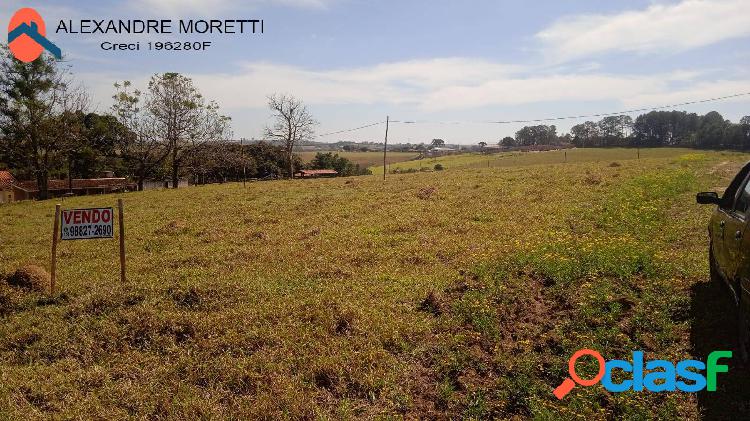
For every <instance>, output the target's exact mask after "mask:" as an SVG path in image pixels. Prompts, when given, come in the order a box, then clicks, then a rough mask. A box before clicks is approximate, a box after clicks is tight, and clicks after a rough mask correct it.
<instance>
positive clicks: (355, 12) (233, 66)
mask: <svg viewBox="0 0 750 421" xmlns="http://www.w3.org/2000/svg"><path fill="white" fill-rule="evenodd" d="M21 7H33V8H35V9H37V10H38V11H39V12H40V13H41V14H42V16H43V17H44V19H45V21H46V23H47V26H48V30H47V31H48V32H47V33H48V37H49V38H50V39H51V40H52V41H53V42H55V43H56V44H57V45H58V46H60V47H61V48H62V50H63V53H64V55H65V56H66V61H67V63H69V64H70V66H71V67H72V70H73V72H74V74H75V77H76V79H77V80H78V81H80V82H82V83H83V84H84V85H85V86H86V87H87V88H88V89H89V90H90V91H91V92H92V96H93V102H94V104H95V105H96V107H97V108H98V110H99V111H105V110H107V109H108V107H109V106H110V103H111V101H110V97H111V95H112V90H113V89H112V84H113V83H114V82H115V81H117V80H125V79H127V80H132V81H133V82H134V83H135V84H136V85H138V86H142V87H145V84H146V81H147V80H148V77H149V76H150V75H151V74H153V73H157V72H165V71H176V72H182V73H185V74H188V75H190V76H191V77H193V78H194V80H195V82H196V84H197V85H198V87H199V88H200V89H201V91H202V92H203V94H204V95H205V96H206V97H208V98H211V99H215V100H216V101H217V102H219V104H220V105H221V106H222V109H223V110H224V112H225V113H227V114H228V115H230V116H231V117H232V118H233V128H234V133H235V137H246V138H252V137H260V136H261V134H262V129H263V127H264V126H265V125H266V124H268V122H269V112H268V111H267V110H266V108H265V107H264V102H265V97H266V95H269V94H271V93H274V92H286V93H291V94H293V95H296V96H298V97H299V98H301V99H302V100H304V101H305V102H306V103H307V104H308V106H309V108H310V110H311V111H312V113H313V114H314V115H315V116H316V118H317V119H318V120H319V121H320V125H319V127H318V133H320V134H324V133H327V132H331V131H337V130H340V129H347V128H351V127H357V126H361V125H364V124H367V123H372V122H376V121H381V120H384V119H385V116H386V115H390V116H391V118H392V119H395V120H402V121H403V120H409V121H418V122H419V124H408V125H405V124H394V125H393V126H392V127H391V131H390V139H391V140H392V141H396V142H399V141H404V142H406V141H410V142H421V141H425V142H429V141H430V139H432V138H436V137H440V138H443V139H445V140H446V141H448V142H449V143H467V144H468V143H476V142H478V141H481V140H484V141H488V142H496V141H497V140H498V139H500V138H502V137H503V136H506V135H513V133H514V132H515V131H516V130H518V129H519V128H520V126H522V125H520V124H503V125H499V124H488V123H486V121H498V120H514V119H533V118H545V117H552V116H559V115H580V114H589V113H598V112H612V111H618V110H624V109H632V108H641V107H649V106H660V105H666V104H672V103H679V102H685V101H691V100H698V99H704V98H711V97H717V96H724V95H731V94H735V93H741V92H750V67H749V66H748V64H750V49H748V48H747V45H749V44H748V41H750V13H747V1H746V0H717V1H700V0H688V1H606V2H605V1H547V0H544V1H541V0H539V1H534V2H530V1H484V0H476V1H471V2H456V1H439V0H432V1H422V0H420V1H385V0H383V1H365V0H247V1H232V0H214V1H210V0H202V1H201V0H132V1H126V2H117V1H88V0H86V1H75V2H73V1H55V2H52V1H33V2H32V1H15V0H12V1H5V2H3V4H2V5H0V19H2V21H3V24H4V25H7V22H8V20H9V19H10V16H11V15H12V14H13V12H14V11H15V10H17V9H19V8H21ZM181 18H183V19H190V18H193V19H264V21H265V29H266V31H265V34H263V35H261V36H251V35H232V36H228V35H223V36H213V37H212V36H205V35H169V36H167V35H164V36H151V37H149V36H146V35H71V34H62V33H58V34H55V33H54V28H55V27H56V26H57V22H58V21H59V20H60V19H66V20H69V19H73V20H80V19H172V20H175V21H176V20H178V19H181ZM177 39H180V40H191V41H203V40H211V41H212V42H213V45H212V47H211V48H210V49H209V50H207V51H206V52H200V53H195V52H193V53H178V52H171V53H167V52H159V53H156V52H148V51H140V52H108V51H103V50H102V49H101V48H100V47H99V44H100V43H101V42H103V41H111V42H135V41H140V42H141V44H142V47H141V48H144V45H145V43H147V42H148V41H149V40H154V41H157V40H164V41H166V40H177ZM679 108H681V109H687V110H689V111H695V112H699V113H704V112H707V111H709V110H717V111H719V112H721V113H722V114H723V115H724V116H725V117H726V118H729V119H731V120H733V121H736V120H738V119H739V118H740V117H741V116H743V115H749V114H750V96H746V97H742V98H737V99H733V100H730V101H725V102H717V103H711V104H702V105H693V106H685V107H679ZM580 121H581V120H566V121H561V122H556V125H557V126H558V128H559V131H561V132H565V131H567V130H568V129H569V128H570V127H571V126H572V125H573V124H576V123H579V122H580ZM383 129H384V127H382V126H376V127H373V128H369V129H365V130H361V131H356V132H350V133H347V134H345V135H337V136H324V137H321V138H319V139H318V140H326V141H335V140H360V141H364V140H372V141H381V140H382V138H383Z"/></svg>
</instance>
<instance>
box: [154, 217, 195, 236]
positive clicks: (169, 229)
mask: <svg viewBox="0 0 750 421" xmlns="http://www.w3.org/2000/svg"><path fill="white" fill-rule="evenodd" d="M187 230H188V224H187V222H185V221H183V220H181V219H179V220H174V221H170V222H169V223H167V224H166V225H164V226H163V227H161V228H159V229H157V230H156V231H154V234H157V235H179V234H182V233H184V232H186V231H187Z"/></svg>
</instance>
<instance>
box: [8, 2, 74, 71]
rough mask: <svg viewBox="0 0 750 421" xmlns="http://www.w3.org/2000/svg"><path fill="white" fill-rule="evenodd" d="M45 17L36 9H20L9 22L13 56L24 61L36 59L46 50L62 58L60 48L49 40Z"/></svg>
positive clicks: (9, 42)
mask: <svg viewBox="0 0 750 421" xmlns="http://www.w3.org/2000/svg"><path fill="white" fill-rule="evenodd" d="M46 35H47V29H46V27H45V25H44V19H42V16H41V15H40V14H39V13H37V11H36V10H34V9H32V8H30V7H25V8H23V9H19V10H18V11H17V12H16V13H15V14H14V15H13V17H12V18H10V23H9V24H8V47H10V51H11V53H13V56H14V57H15V58H17V59H19V60H21V61H23V62H24V63H30V62H32V61H34V60H36V59H37V58H38V57H39V56H40V55H41V54H42V52H43V51H44V50H47V51H49V52H50V53H52V55H53V56H55V58H57V59H58V60H59V59H61V58H62V51H60V48H59V47H58V46H56V45H55V44H53V43H52V42H51V41H50V40H48V39H47V38H46V37H45V36H46Z"/></svg>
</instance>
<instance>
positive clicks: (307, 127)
mask: <svg viewBox="0 0 750 421" xmlns="http://www.w3.org/2000/svg"><path fill="white" fill-rule="evenodd" d="M268 108H270V109H271V112H272V113H273V114H272V116H273V119H274V124H273V126H271V127H266V131H265V133H266V137H268V138H269V139H271V140H273V141H275V142H277V143H280V144H281V146H282V147H283V148H284V150H285V151H286V155H287V160H288V162H289V178H292V177H294V159H293V158H294V147H295V146H296V145H301V144H302V143H304V142H306V141H308V140H310V139H312V137H313V135H314V134H315V126H316V125H317V124H318V122H317V121H315V119H313V117H312V115H311V114H310V112H309V111H308V110H307V107H306V106H305V104H304V103H303V102H302V101H301V100H299V99H297V98H295V97H293V96H291V95H285V94H274V95H271V96H269V97H268Z"/></svg>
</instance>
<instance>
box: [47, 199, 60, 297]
mask: <svg viewBox="0 0 750 421" xmlns="http://www.w3.org/2000/svg"><path fill="white" fill-rule="evenodd" d="M59 231H60V204H59V203H58V204H57V205H55V223H54V228H52V263H51V264H50V279H49V293H50V294H54V293H55V278H56V277H57V236H58V233H59Z"/></svg>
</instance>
